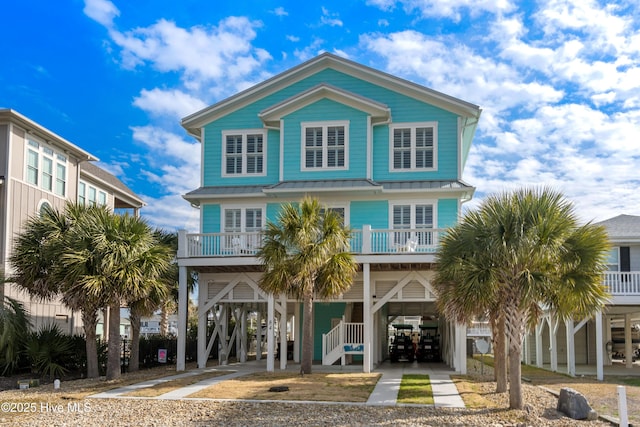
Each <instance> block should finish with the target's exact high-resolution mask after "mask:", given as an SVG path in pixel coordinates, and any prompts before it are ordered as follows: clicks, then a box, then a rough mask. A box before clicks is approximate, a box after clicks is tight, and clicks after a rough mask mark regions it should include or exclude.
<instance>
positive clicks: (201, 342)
mask: <svg viewBox="0 0 640 427" xmlns="http://www.w3.org/2000/svg"><path fill="white" fill-rule="evenodd" d="M202 287H203V289H202V290H200V288H198V368H200V369H203V368H206V367H207V356H208V354H207V310H205V308H204V306H205V303H206V300H207V292H206V288H207V284H206V283H203V284H202Z"/></svg>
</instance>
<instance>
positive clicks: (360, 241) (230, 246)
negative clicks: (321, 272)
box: [179, 226, 442, 258]
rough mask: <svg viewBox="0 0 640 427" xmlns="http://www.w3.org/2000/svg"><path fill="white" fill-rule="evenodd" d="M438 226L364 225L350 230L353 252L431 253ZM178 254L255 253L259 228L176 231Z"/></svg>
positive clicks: (181, 255)
mask: <svg viewBox="0 0 640 427" xmlns="http://www.w3.org/2000/svg"><path fill="white" fill-rule="evenodd" d="M441 232H442V230H438V229H426V228H423V229H402V230H392V229H383V230H372V229H371V227H369V226H364V227H363V228H362V230H355V231H353V232H352V234H351V242H350V247H351V252H352V253H353V254H393V253H412V252H416V253H435V252H436V250H437V246H438V236H439V234H440V233H441ZM179 235H180V242H179V256H180V257H182V258H191V257H228V256H255V255H256V253H257V251H258V249H260V245H261V243H262V232H260V231H256V232H247V233H194V234H187V233H183V232H182V231H181V232H180V233H179Z"/></svg>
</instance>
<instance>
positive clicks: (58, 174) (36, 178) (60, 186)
mask: <svg viewBox="0 0 640 427" xmlns="http://www.w3.org/2000/svg"><path fill="white" fill-rule="evenodd" d="M26 159H27V164H26V174H25V176H26V180H27V182H28V183H29V184H32V185H35V186H37V187H40V188H41V189H43V190H45V191H49V192H53V193H55V194H57V195H58V196H62V197H64V196H65V195H66V191H67V157H66V156H64V155H63V154H60V153H58V152H56V151H54V150H53V149H52V148H51V147H48V146H46V145H44V144H41V143H39V142H37V141H34V140H32V139H29V140H27V155H26Z"/></svg>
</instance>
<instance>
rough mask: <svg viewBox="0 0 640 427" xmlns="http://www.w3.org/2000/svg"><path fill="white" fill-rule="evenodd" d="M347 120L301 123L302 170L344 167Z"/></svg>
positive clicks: (347, 132) (347, 143)
mask: <svg viewBox="0 0 640 427" xmlns="http://www.w3.org/2000/svg"><path fill="white" fill-rule="evenodd" d="M348 158H349V122H347V121H340V122H307V123H302V170H322V169H346V168H347V167H348V164H347V162H348V161H347V159H348Z"/></svg>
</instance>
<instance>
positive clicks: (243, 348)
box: [240, 305, 248, 363]
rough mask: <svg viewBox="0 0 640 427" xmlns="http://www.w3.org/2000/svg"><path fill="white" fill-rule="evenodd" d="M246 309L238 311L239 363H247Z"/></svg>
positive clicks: (244, 307) (243, 307)
mask: <svg viewBox="0 0 640 427" xmlns="http://www.w3.org/2000/svg"><path fill="white" fill-rule="evenodd" d="M247 344H248V343H247V308H246V306H244V305H243V306H242V309H241V310H240V363H245V362H246V361H247V351H248V346H247Z"/></svg>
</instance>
